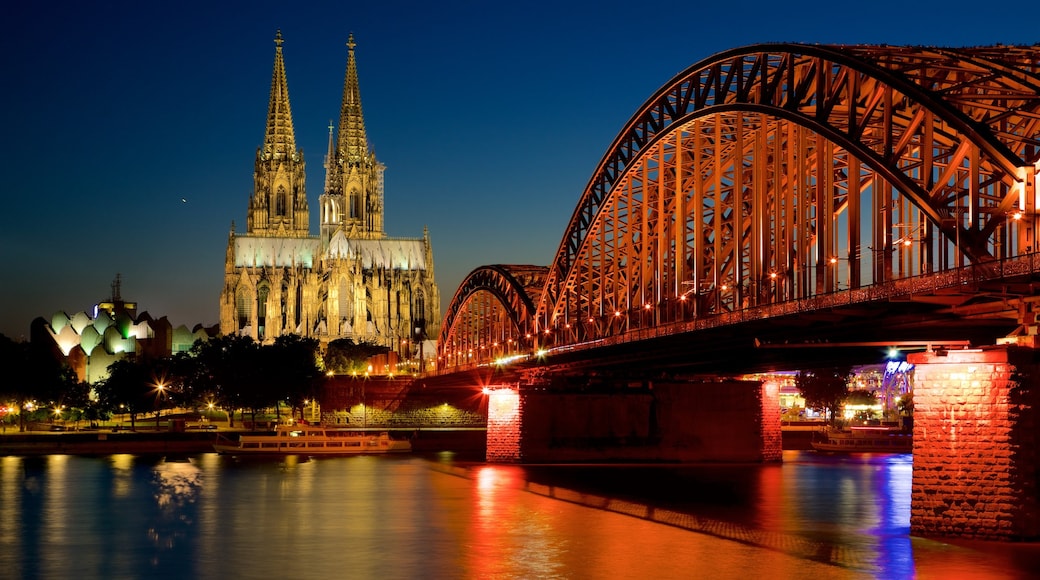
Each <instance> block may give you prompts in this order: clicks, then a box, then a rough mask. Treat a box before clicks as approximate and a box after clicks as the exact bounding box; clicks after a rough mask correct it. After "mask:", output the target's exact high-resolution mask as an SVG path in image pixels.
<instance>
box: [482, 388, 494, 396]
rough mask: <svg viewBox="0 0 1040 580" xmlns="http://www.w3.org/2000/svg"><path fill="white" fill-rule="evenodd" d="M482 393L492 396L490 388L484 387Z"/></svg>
mask: <svg viewBox="0 0 1040 580" xmlns="http://www.w3.org/2000/svg"><path fill="white" fill-rule="evenodd" d="M480 392H481V393H484V394H485V395H490V394H491V389H490V388H488V387H484V388H483V389H480Z"/></svg>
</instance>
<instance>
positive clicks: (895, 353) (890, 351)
mask: <svg viewBox="0 0 1040 580" xmlns="http://www.w3.org/2000/svg"><path fill="white" fill-rule="evenodd" d="M897 356H899V349H898V348H895V347H892V348H890V349H888V358H896V357H897Z"/></svg>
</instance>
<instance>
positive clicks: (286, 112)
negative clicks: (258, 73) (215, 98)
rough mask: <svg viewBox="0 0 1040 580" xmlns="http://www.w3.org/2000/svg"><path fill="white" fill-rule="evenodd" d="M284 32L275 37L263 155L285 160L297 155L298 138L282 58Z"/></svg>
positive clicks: (279, 32)
mask: <svg viewBox="0 0 1040 580" xmlns="http://www.w3.org/2000/svg"><path fill="white" fill-rule="evenodd" d="M284 42H285V41H284V40H282V31H281V30H279V31H278V32H277V33H276V34H275V37H274V45H275V51H274V72H273V73H272V74H271V99H270V102H269V104H268V106H267V131H266V132H265V134H264V146H263V152H262V153H263V155H264V157H265V158H267V157H275V158H284V157H292V156H294V155H295V154H296V136H295V132H294V131H293V121H292V110H291V108H290V107H289V83H288V81H286V78H285V61H284V60H283V58H282V44H283V43H284Z"/></svg>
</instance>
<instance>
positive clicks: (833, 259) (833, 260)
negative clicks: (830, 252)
mask: <svg viewBox="0 0 1040 580" xmlns="http://www.w3.org/2000/svg"><path fill="white" fill-rule="evenodd" d="M830 263H831V264H837V263H838V259H837V258H835V257H833V256H831V259H830Z"/></svg>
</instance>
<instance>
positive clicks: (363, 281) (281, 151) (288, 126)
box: [220, 33, 440, 354]
mask: <svg viewBox="0 0 1040 580" xmlns="http://www.w3.org/2000/svg"><path fill="white" fill-rule="evenodd" d="M282 43H283V41H282V37H281V33H279V34H278V35H277V37H276V38H275V60H274V74H273V78H272V81H271V95H270V102H269V105H268V112H267V126H266V132H265V135H264V142H263V145H262V146H261V147H260V148H259V149H258V150H257V153H256V163H255V171H254V176H253V181H254V188H253V193H252V195H251V197H250V199H249V207H248V213H247V219H246V231H245V233H244V234H240V233H236V231H235V227H234V224H233V223H232V226H231V233H230V235H229V236H228V246H227V259H226V263H225V270H224V288H223V290H222V292H221V296H220V329H221V333H222V334H239V335H246V336H251V337H253V338H254V339H256V340H260V341H270V340H273V339H274V338H275V337H277V336H281V335H285V334H298V335H301V336H305V337H313V338H317V339H319V340H320V341H322V342H323V343H327V342H328V341H330V340H334V339H337V338H351V339H353V340H355V341H356V342H361V341H364V342H369V343H374V344H382V345H386V346H389V347H391V348H392V349H393V350H395V351H398V352H401V351H403V350H405V349H406V348H407V349H409V350H412V349H415V348H416V345H417V344H418V343H419V341H421V340H424V339H427V338H435V337H436V336H437V335H438V333H439V332H440V310H439V304H440V295H439V294H438V291H437V285H436V284H435V282H434V270H433V250H432V248H431V246H430V239H429V234H428V232H426V231H425V230H424V232H423V236H422V237H421V238H390V237H387V235H386V232H385V231H384V228H383V218H384V206H383V172H384V171H385V169H386V168H385V166H384V165H383V164H382V163H380V162H379V161H378V160H377V159H376V157H375V154H373V153H372V151H371V150H370V149H369V145H368V139H367V136H366V134H365V120H364V116H363V114H362V110H361V94H360V90H359V87H358V76H357V62H356V60H355V57H354V47H355V44H354V37H353V35H351V36H350V40H349V41H348V43H347V46H348V48H349V52H348V57H347V70H346V78H345V80H344V88H343V100H342V105H341V107H340V116H339V131H338V133H335V134H334V133H333V126H331V125H330V126H329V144H328V152H327V154H326V157H325V184H324V188H323V191H322V193H321V195H320V196H319V197H318V205H319V208H318V209H319V211H318V216H319V227H318V235H311V233H310V221H309V211H310V210H309V206H308V203H307V192H306V184H305V182H304V181H305V179H304V176H305V173H304V168H305V164H304V158H303V151H302V150H300V149H297V148H296V140H295V134H294V131H293V119H292V112H291V110H290V107H289V90H288V84H287V82H286V73H285V63H284V60H283V55H282ZM427 352H428V353H429V354H432V352H433V348H430V349H428V350H427Z"/></svg>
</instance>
